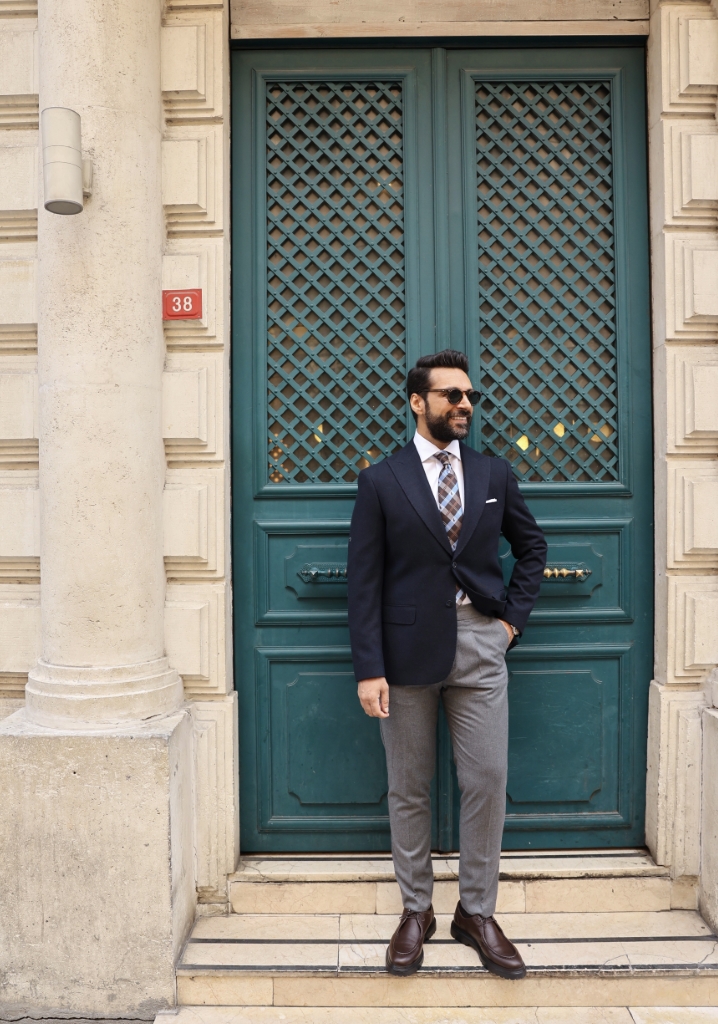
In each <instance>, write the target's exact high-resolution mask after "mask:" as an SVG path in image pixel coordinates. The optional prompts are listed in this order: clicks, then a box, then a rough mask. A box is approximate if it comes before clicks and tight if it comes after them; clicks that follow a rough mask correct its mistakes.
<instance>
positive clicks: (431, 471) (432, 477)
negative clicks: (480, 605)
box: [414, 430, 471, 604]
mask: <svg viewBox="0 0 718 1024" xmlns="http://www.w3.org/2000/svg"><path fill="white" fill-rule="evenodd" d="M414 444H415V445H416V450H417V451H418V453H419V458H420V459H421V464H422V466H423V467H424V472H425V473H426V479H427V480H428V481H429V487H430V488H431V493H432V494H433V495H434V501H435V502H436V507H437V508H439V475H440V473H441V462H440V461H439V459H436V458H434V456H435V455H437V454H438V453H439V452H446V453H447V455H448V456H449V459H450V460H451V468H452V469H453V470H454V475H455V476H456V480H457V483H458V485H459V497H460V498H461V507H462V509H464V511H466V509H465V508H464V467H463V466H462V465H461V449H460V448H459V442H458V441H452V442H451V443H450V444H449V445H447V447H446V448H437V447H436V445H435V444H432V443H431V441H427V440H426V438H425V437H422V436H421V434H420V433H419V431H418V430H417V431H416V433H415V434H414ZM461 604H471V601H470V600H469V598H468V597H466V596H464V598H463V600H462V601H461Z"/></svg>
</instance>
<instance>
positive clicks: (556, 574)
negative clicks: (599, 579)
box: [543, 565, 591, 580]
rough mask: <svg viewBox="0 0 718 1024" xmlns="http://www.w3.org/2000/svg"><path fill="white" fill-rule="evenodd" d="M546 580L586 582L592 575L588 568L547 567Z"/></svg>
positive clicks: (544, 572)
mask: <svg viewBox="0 0 718 1024" xmlns="http://www.w3.org/2000/svg"><path fill="white" fill-rule="evenodd" d="M543 574H544V579H547V580H562V579H563V580H567V579H574V580H585V579H588V577H589V576H590V575H591V570H590V569H589V568H588V566H579V567H574V568H573V569H569V568H568V567H567V566H558V565H547V566H546V568H545V569H544V571H543Z"/></svg>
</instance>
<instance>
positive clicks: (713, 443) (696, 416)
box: [668, 346, 718, 454]
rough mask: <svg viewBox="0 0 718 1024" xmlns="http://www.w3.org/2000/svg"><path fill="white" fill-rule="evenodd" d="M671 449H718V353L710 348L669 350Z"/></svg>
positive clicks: (689, 450)
mask: <svg viewBox="0 0 718 1024" xmlns="http://www.w3.org/2000/svg"><path fill="white" fill-rule="evenodd" d="M668 366H669V383H668V386H669V389H670V391H669V394H670V398H671V401H669V403H668V450H669V452H695V453H696V454H699V453H715V452H717V451H718V401H717V400H716V396H717V395H718V352H715V351H713V349H712V348H710V347H707V346H706V347H701V348H695V347H691V348H683V347H682V346H681V347H680V348H674V349H672V350H669V352H668Z"/></svg>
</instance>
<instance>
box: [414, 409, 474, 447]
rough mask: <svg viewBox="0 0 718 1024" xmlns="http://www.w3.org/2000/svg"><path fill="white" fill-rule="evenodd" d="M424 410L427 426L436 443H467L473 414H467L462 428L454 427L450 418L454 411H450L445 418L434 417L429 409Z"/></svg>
mask: <svg viewBox="0 0 718 1024" xmlns="http://www.w3.org/2000/svg"><path fill="white" fill-rule="evenodd" d="M424 408H425V412H424V415H425V417H426V426H427V427H428V430H429V433H430V434H431V436H432V437H433V438H434V440H435V441H446V442H448V441H465V440H466V438H467V437H468V436H469V429H470V427H471V418H472V416H473V412H468V413H467V414H466V424H465V425H464V424H463V423H462V424H461V425H460V426H459V425H458V424H457V425H456V426H454V425H453V424H452V422H451V420H450V418H449V417H450V416H451V414H452V412H453V410H449V412H447V413H444V415H443V416H432V414H431V413H430V412H429V410H428V408H427V407H426V406H425V407H424Z"/></svg>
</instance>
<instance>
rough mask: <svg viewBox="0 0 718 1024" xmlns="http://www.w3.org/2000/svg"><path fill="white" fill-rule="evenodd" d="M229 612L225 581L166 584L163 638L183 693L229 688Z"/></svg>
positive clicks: (228, 689)
mask: <svg viewBox="0 0 718 1024" xmlns="http://www.w3.org/2000/svg"><path fill="white" fill-rule="evenodd" d="M228 612H229V601H228V599H227V587H226V584H224V583H213V584H194V583H193V584H185V583H183V584H178V583H173V584H170V585H169V586H168V587H167V603H166V605H165V641H166V644H167V657H168V658H169V662H170V665H171V666H172V667H173V668H176V669H177V671H178V672H179V674H180V675H181V676H182V680H183V682H184V688H185V693H186V694H188V695H190V694H200V695H201V694H204V695H207V694H222V693H228V692H229V691H230V690H231V674H230V673H229V672H228V670H227V668H228V666H227V662H228V658H229V654H228V652H227V649H226V645H225V635H226V633H225V620H226V615H227V614H228Z"/></svg>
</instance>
